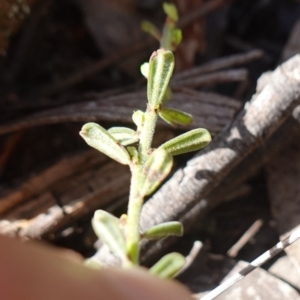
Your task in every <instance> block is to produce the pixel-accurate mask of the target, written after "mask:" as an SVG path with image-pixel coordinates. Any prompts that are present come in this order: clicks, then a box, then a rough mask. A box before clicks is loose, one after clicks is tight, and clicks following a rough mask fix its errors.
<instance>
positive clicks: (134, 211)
mask: <svg viewBox="0 0 300 300" xmlns="http://www.w3.org/2000/svg"><path fill="white" fill-rule="evenodd" d="M156 122H157V112H156V111H155V110H154V109H152V108H150V106H148V107H147V111H146V113H145V121H144V126H143V127H142V131H141V134H140V144H139V149H138V157H139V161H138V165H135V166H131V184H130V195H129V203H128V211H127V224H126V241H127V252H128V255H129V258H130V260H131V261H132V263H133V264H135V265H137V264H138V263H139V252H140V247H139V242H140V216H141V210H142V206H143V202H144V196H143V195H141V194H140V192H139V190H138V187H139V184H138V181H139V175H140V172H141V171H142V169H143V165H144V164H145V162H146V160H147V158H148V155H149V153H148V152H149V150H150V148H151V144H152V140H153V135H154V131H155V126H156Z"/></svg>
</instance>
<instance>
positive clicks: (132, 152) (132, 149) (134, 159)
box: [127, 147, 139, 163]
mask: <svg viewBox="0 0 300 300" xmlns="http://www.w3.org/2000/svg"><path fill="white" fill-rule="evenodd" d="M127 151H128V152H129V154H130V156H131V161H132V162H133V163H137V162H138V160H139V153H138V151H137V149H136V148H135V147H127Z"/></svg>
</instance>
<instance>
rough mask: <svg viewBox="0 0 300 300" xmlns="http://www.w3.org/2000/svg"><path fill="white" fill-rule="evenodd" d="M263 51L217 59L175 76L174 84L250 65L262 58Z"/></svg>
mask: <svg viewBox="0 0 300 300" xmlns="http://www.w3.org/2000/svg"><path fill="white" fill-rule="evenodd" d="M262 56H263V52H262V51H261V50H252V51H249V52H247V53H242V54H236V55H231V56H226V57H222V58H218V59H215V60H213V61H210V62H208V63H206V64H203V65H200V66H199V67H195V68H192V69H190V70H186V71H183V72H180V73H177V74H175V75H174V77H173V79H172V82H177V81H181V80H182V79H186V78H190V77H194V76H197V75H200V74H205V73H211V72H214V71H218V70H221V69H227V68H233V67H237V66H240V65H244V64H247V63H250V62H252V61H255V60H258V59H260V58H262Z"/></svg>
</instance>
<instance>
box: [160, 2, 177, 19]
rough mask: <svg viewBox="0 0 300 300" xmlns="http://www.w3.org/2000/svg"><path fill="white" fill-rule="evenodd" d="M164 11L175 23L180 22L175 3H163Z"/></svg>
mask: <svg viewBox="0 0 300 300" xmlns="http://www.w3.org/2000/svg"><path fill="white" fill-rule="evenodd" d="M163 9H164V12H165V14H166V15H167V16H168V17H169V18H170V19H171V20H172V21H174V22H177V21H178V12H177V8H176V6H175V5H174V4H173V3H167V2H164V3H163Z"/></svg>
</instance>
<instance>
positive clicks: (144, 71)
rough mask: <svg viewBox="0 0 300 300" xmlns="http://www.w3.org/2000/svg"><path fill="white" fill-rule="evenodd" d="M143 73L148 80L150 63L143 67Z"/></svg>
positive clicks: (144, 64)
mask: <svg viewBox="0 0 300 300" xmlns="http://www.w3.org/2000/svg"><path fill="white" fill-rule="evenodd" d="M141 73H142V75H143V76H144V77H145V78H147V79H148V74H149V63H148V62H145V63H143V64H142V65H141Z"/></svg>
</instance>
